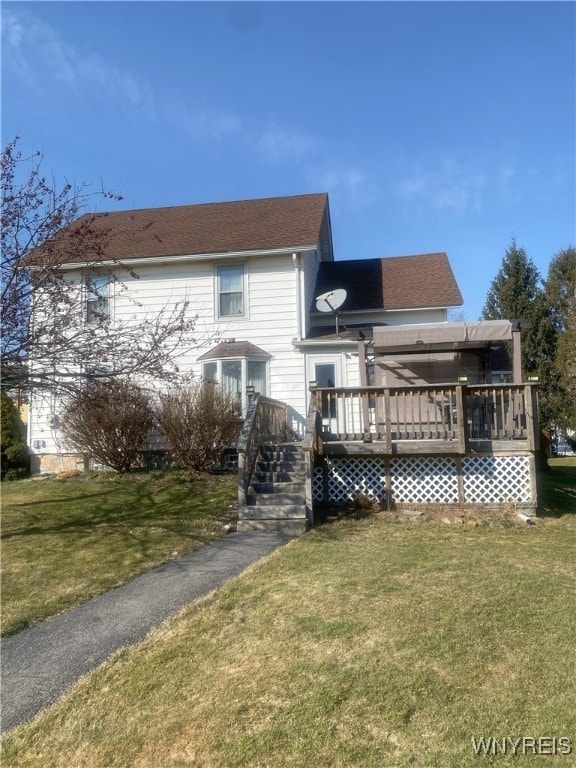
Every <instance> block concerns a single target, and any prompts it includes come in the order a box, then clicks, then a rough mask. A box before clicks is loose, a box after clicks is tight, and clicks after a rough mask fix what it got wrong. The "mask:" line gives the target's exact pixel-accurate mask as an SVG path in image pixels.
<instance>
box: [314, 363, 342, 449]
mask: <svg viewBox="0 0 576 768" xmlns="http://www.w3.org/2000/svg"><path fill="white" fill-rule="evenodd" d="M306 370H307V376H308V381H315V382H316V383H317V386H318V387H319V388H321V389H324V388H330V387H342V386H343V383H342V358H341V357H340V355H308V358H307V361H306ZM321 408H322V431H323V432H330V433H333V434H337V433H338V411H339V407H338V405H337V402H336V398H331V397H330V396H327V397H324V398H323V399H322V402H321Z"/></svg>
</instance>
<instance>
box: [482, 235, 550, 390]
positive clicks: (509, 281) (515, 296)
mask: <svg viewBox="0 0 576 768" xmlns="http://www.w3.org/2000/svg"><path fill="white" fill-rule="evenodd" d="M540 283H541V279H540V274H539V272H538V270H537V269H536V266H535V265H534V262H533V261H532V260H531V259H529V258H528V257H527V255H526V252H525V250H524V248H519V247H518V245H517V243H516V238H515V237H513V238H512V241H511V243H510V245H509V246H508V248H507V249H506V253H505V254H504V258H503V259H502V265H501V267H500V271H499V272H498V274H497V275H496V277H495V278H494V280H493V281H492V283H491V285H490V290H489V291H488V295H487V297H486V303H485V305H484V309H483V311H482V319H484V320H500V319H507V320H519V321H521V323H522V367H523V372H524V375H525V376H527V375H531V374H539V375H540V373H541V369H542V366H543V365H544V362H545V358H546V355H547V354H548V352H547V350H549V347H550V342H551V339H552V337H553V335H554V334H553V327H552V324H551V322H550V321H549V319H548V311H547V306H546V301H545V297H544V293H543V290H542V288H541V287H540Z"/></svg>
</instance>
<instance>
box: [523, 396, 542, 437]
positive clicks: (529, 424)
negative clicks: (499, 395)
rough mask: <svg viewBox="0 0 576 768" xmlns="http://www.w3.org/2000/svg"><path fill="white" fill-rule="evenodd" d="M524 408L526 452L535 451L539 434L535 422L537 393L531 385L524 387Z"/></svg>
mask: <svg viewBox="0 0 576 768" xmlns="http://www.w3.org/2000/svg"><path fill="white" fill-rule="evenodd" d="M524 408H525V410H526V437H527V440H528V450H529V451H537V450H538V448H539V447H540V432H539V429H538V423H537V421H536V418H537V414H538V401H537V391H536V388H535V387H532V385H531V384H526V385H525V386H524Z"/></svg>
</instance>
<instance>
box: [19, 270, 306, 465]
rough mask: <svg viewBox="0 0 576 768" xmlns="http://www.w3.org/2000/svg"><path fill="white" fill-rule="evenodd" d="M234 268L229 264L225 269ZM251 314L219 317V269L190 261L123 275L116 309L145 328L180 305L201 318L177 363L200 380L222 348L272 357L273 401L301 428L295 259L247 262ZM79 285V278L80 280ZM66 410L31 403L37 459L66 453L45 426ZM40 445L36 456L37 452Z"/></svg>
mask: <svg viewBox="0 0 576 768" xmlns="http://www.w3.org/2000/svg"><path fill="white" fill-rule="evenodd" d="M225 263H232V262H225ZM238 263H243V264H244V267H245V274H246V283H245V285H246V289H247V296H246V303H247V313H246V316H245V317H242V318H227V319H218V318H216V317H215V306H214V304H215V287H214V280H215V264H214V263H213V262H212V261H208V260H207V261H190V262H179V263H177V264H168V263H166V264H164V265H159V264H144V265H138V268H137V270H136V271H137V274H138V278H135V277H132V276H128V275H126V274H120V275H119V276H118V280H117V282H116V284H115V286H114V290H113V297H112V302H111V308H112V318H113V322H124V323H129V324H132V323H134V324H138V323H141V322H142V321H143V320H144V319H152V318H155V317H158V315H159V314H160V313H163V312H164V313H167V314H168V313H169V312H170V311H171V309H172V308H173V307H174V305H175V304H178V303H182V302H184V301H188V302H189V308H190V313H191V314H193V315H196V314H197V315H198V320H197V322H196V326H195V338H196V340H197V345H196V346H195V347H194V348H192V349H190V350H189V351H188V352H187V353H186V354H185V355H184V356H183V357H181V358H180V360H179V366H180V369H181V370H182V372H183V373H186V372H193V373H195V374H196V375H200V373H201V364H200V363H198V362H197V358H198V357H199V356H200V355H202V354H203V353H205V352H206V351H207V350H208V349H210V348H212V347H214V346H216V344H217V343H218V342H219V341H222V340H224V339H231V338H234V339H236V340H237V341H250V342H252V343H253V344H255V345H256V346H258V347H261V348H262V349H264V350H265V351H266V352H268V353H269V354H270V355H271V360H270V363H269V381H270V396H271V397H273V398H276V399H278V400H282V401H284V402H286V403H288V404H289V405H290V406H291V407H292V408H293V409H294V411H295V412H296V413H297V421H298V422H299V423H300V424H302V423H303V421H304V419H305V414H306V408H307V403H306V396H305V388H304V358H303V355H302V354H301V353H299V352H297V351H296V350H295V349H294V347H293V346H292V342H293V340H294V339H295V337H296V336H297V329H298V322H297V302H296V279H295V271H294V264H293V261H292V257H291V256H288V255H286V256H277V255H274V256H272V255H271V256H268V257H266V256H264V257H258V258H253V259H247V260H244V261H241V262H238ZM71 274H74V277H75V278H76V279H80V273H79V272H77V271H76V272H75V273H71ZM62 409H63V404H62V403H56V402H53V401H50V402H46V401H44V400H43V399H42V398H41V397H40V396H38V397H36V398H34V400H33V403H32V405H31V409H30V433H29V440H30V445H31V447H32V449H33V452H34V453H38V454H41V453H62V452H65V450H66V449H65V446H64V445H63V444H62V441H61V439H60V436H59V431H58V430H57V429H54V428H53V427H50V426H48V422H47V421H46V415H47V414H48V413H56V414H58V413H61V412H62ZM35 441H41V442H40V444H39V447H38V449H34V448H33V446H34V445H35V444H37V443H35Z"/></svg>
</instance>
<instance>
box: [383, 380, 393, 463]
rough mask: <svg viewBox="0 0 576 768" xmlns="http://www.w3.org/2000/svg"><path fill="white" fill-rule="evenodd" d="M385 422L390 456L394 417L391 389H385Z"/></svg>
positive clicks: (385, 439)
mask: <svg viewBox="0 0 576 768" xmlns="http://www.w3.org/2000/svg"><path fill="white" fill-rule="evenodd" d="M384 424H385V425H386V427H385V429H386V431H385V433H384V442H385V448H384V450H385V452H386V453H387V454H388V456H390V454H391V453H392V418H391V416H390V390H389V389H385V390H384Z"/></svg>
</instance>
